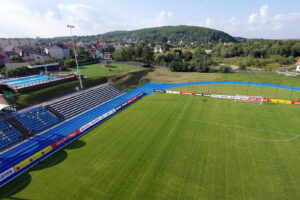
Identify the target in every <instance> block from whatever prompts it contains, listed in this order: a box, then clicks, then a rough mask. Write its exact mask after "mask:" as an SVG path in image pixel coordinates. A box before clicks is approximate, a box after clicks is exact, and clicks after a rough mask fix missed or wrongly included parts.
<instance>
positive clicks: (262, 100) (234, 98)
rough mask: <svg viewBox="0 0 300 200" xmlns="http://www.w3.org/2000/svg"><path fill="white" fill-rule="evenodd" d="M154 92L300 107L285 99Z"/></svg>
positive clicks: (297, 103) (296, 103)
mask: <svg viewBox="0 0 300 200" xmlns="http://www.w3.org/2000/svg"><path fill="white" fill-rule="evenodd" d="M154 92H159V93H168V94H180V95H189V96H205V97H212V98H219V99H233V100H239V101H249V102H271V103H279V104H295V105H300V101H291V100H284V99H269V98H263V97H253V96H231V95H221V94H206V93H194V92H181V91H171V90H160V89H154Z"/></svg>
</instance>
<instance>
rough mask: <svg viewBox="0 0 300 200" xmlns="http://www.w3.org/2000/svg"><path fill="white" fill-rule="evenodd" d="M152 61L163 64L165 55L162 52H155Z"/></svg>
mask: <svg viewBox="0 0 300 200" xmlns="http://www.w3.org/2000/svg"><path fill="white" fill-rule="evenodd" d="M154 62H155V63H157V64H159V65H164V64H165V56H164V55H163V54H156V55H155V58H154Z"/></svg>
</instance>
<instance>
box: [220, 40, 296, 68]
mask: <svg viewBox="0 0 300 200" xmlns="http://www.w3.org/2000/svg"><path fill="white" fill-rule="evenodd" d="M214 53H215V56H218V57H223V58H231V57H247V58H248V59H247V60H246V61H244V62H243V63H240V65H241V66H246V67H247V66H258V67H262V66H265V65H266V64H268V63H272V62H273V63H274V62H275V63H279V64H281V65H289V64H294V63H295V58H296V57H299V56H300V41H299V40H286V41H284V40H264V41H257V42H246V43H232V44H230V45H224V44H218V45H216V46H215V47H214Z"/></svg>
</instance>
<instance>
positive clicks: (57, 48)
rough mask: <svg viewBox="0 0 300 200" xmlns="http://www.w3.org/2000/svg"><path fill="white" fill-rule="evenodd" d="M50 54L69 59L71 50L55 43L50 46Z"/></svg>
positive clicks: (57, 57)
mask: <svg viewBox="0 0 300 200" xmlns="http://www.w3.org/2000/svg"><path fill="white" fill-rule="evenodd" d="M48 52H49V54H50V56H51V57H53V58H56V59H67V58H69V57H70V51H69V49H68V48H67V47H65V46H63V45H61V44H55V45H53V46H51V47H50V48H49V51H48Z"/></svg>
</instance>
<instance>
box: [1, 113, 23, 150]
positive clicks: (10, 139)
mask: <svg viewBox="0 0 300 200" xmlns="http://www.w3.org/2000/svg"><path fill="white" fill-rule="evenodd" d="M21 135H22V134H21V133H20V132H18V131H17V130H16V129H15V128H14V127H13V126H12V125H10V124H9V123H8V122H7V121H6V120H5V119H2V118H1V119H0V149H3V148H5V147H7V146H9V145H11V144H13V143H16V142H17V141H19V140H20V137H21Z"/></svg>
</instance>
